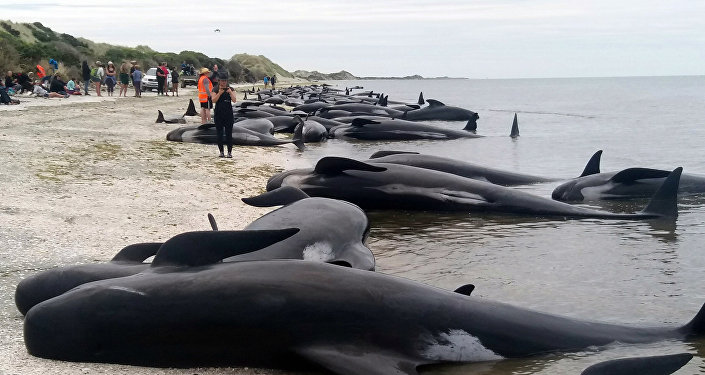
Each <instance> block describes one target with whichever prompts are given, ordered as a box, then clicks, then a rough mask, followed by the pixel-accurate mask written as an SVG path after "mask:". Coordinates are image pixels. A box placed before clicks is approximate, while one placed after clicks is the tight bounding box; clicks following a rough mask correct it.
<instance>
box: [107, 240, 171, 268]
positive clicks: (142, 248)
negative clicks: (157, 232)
mask: <svg viewBox="0 0 705 375" xmlns="http://www.w3.org/2000/svg"><path fill="white" fill-rule="evenodd" d="M161 246H162V243H161V242H146V243H136V244H132V245H129V246H125V247H124V248H123V249H122V250H120V251H119V252H118V253H117V254H115V256H114V257H113V259H111V260H110V261H111V262H135V263H142V262H144V260H145V259H147V258H149V257H151V256H153V255H155V254H157V251H158V250H159V247H161Z"/></svg>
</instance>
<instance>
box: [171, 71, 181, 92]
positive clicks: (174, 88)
mask: <svg viewBox="0 0 705 375" xmlns="http://www.w3.org/2000/svg"><path fill="white" fill-rule="evenodd" d="M174 95H176V96H179V72H178V71H176V67H173V68H172V69H171V96H174Z"/></svg>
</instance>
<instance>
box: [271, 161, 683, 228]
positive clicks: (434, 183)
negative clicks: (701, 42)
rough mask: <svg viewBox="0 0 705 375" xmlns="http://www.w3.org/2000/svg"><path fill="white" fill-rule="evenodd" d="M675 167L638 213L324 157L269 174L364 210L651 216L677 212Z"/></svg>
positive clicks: (275, 183) (275, 184)
mask: <svg viewBox="0 0 705 375" xmlns="http://www.w3.org/2000/svg"><path fill="white" fill-rule="evenodd" d="M680 172H681V169H680V168H677V169H676V170H674V172H673V173H672V174H671V176H670V177H669V178H668V179H667V180H666V181H665V182H664V184H663V186H662V188H661V189H659V191H658V192H657V193H656V194H655V195H654V197H653V198H652V200H651V202H650V203H649V205H648V206H647V207H646V208H645V209H644V210H643V211H641V212H639V213H636V214H616V213H609V212H605V211H599V210H593V209H588V208H583V207H577V206H572V205H569V204H566V203H563V202H557V201H555V200H551V199H546V198H542V197H539V196H535V195H532V194H529V193H527V192H524V191H521V190H515V189H511V188H508V187H503V186H499V185H495V184H491V183H489V182H484V181H479V180H473V179H469V178H465V177H461V176H457V175H453V174H450V173H445V172H439V171H434V170H429V169H424V168H417V167H410V166H406V165H397V164H389V163H370V162H367V163H365V162H360V161H357V160H353V159H347V158H341V157H324V158H322V159H321V160H319V161H318V163H317V164H316V167H315V168H306V169H295V170H290V171H284V172H282V173H279V174H277V175H275V176H273V177H271V178H270V179H269V181H268V182H267V190H274V189H276V188H279V187H281V186H294V187H297V188H299V189H301V190H303V191H304V192H306V194H308V195H310V196H318V197H328V198H334V199H341V200H345V201H348V202H351V203H354V204H356V205H358V206H360V207H362V208H363V209H405V210H429V211H465V212H505V213H512V214H522V215H535V216H560V217H565V218H567V217H573V218H581V217H596V218H614V219H648V218H657V217H672V218H675V217H676V216H677V205H676V191H677V189H678V177H679V176H680Z"/></svg>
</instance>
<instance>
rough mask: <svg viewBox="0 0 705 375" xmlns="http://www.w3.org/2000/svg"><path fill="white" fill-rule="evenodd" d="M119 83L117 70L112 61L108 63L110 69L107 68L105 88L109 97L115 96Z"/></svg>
mask: <svg viewBox="0 0 705 375" xmlns="http://www.w3.org/2000/svg"><path fill="white" fill-rule="evenodd" d="M116 83H117V69H115V64H113V62H112V61H108V67H107V68H105V86H106V87H107V89H108V96H113V93H115V84H116Z"/></svg>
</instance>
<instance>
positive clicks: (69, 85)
mask: <svg viewBox="0 0 705 375" xmlns="http://www.w3.org/2000/svg"><path fill="white" fill-rule="evenodd" d="M66 92H67V93H68V94H69V95H81V88H80V86H79V88H78V90H76V81H75V80H74V79H73V78H71V79H69V81H68V82H66Z"/></svg>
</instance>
